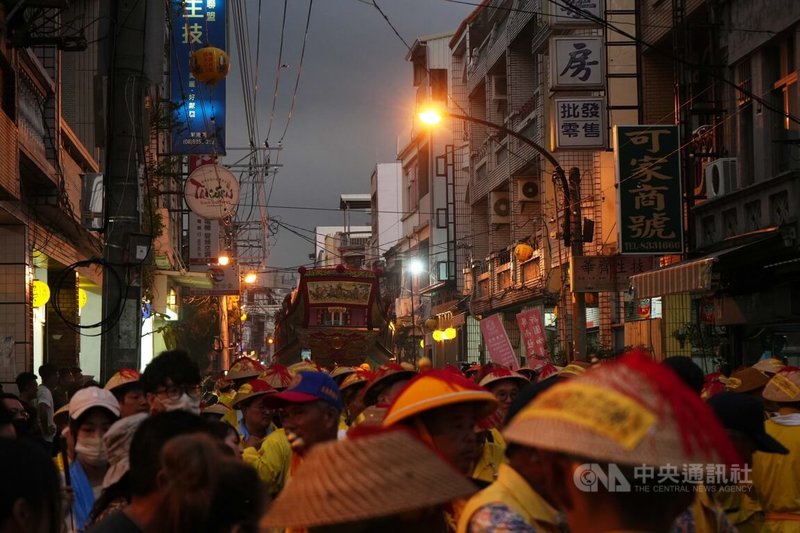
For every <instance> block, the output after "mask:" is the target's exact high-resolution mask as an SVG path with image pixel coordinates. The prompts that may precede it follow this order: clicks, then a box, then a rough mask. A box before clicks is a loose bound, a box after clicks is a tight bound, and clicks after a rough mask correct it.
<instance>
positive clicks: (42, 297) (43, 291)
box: [32, 279, 50, 307]
mask: <svg viewBox="0 0 800 533" xmlns="http://www.w3.org/2000/svg"><path fill="white" fill-rule="evenodd" d="M32 293H33V294H32V300H33V306H34V307H42V306H43V305H44V304H46V303H47V302H49V301H50V287H48V286H47V283H45V282H44V281H41V280H38V279H35V280H33V290H32Z"/></svg>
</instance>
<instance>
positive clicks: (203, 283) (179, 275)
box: [156, 270, 214, 289]
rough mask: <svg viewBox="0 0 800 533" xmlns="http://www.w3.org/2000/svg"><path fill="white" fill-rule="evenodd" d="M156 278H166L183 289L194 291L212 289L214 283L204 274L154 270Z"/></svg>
mask: <svg viewBox="0 0 800 533" xmlns="http://www.w3.org/2000/svg"><path fill="white" fill-rule="evenodd" d="M156 275H157V276H167V277H170V278H172V281H174V282H175V283H177V284H178V285H182V286H184V287H191V288H194V289H212V288H214V283H213V282H212V281H211V279H210V278H209V277H208V274H206V273H205V272H189V271H183V272H179V271H177V270H156Z"/></svg>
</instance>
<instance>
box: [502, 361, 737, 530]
mask: <svg viewBox="0 0 800 533" xmlns="http://www.w3.org/2000/svg"><path fill="white" fill-rule="evenodd" d="M503 436H504V437H505V439H506V442H508V443H509V445H511V444H518V445H521V446H526V447H529V448H535V449H536V450H537V453H538V457H539V459H540V464H541V474H542V475H541V479H542V485H543V489H542V490H541V494H545V495H547V497H548V499H550V500H552V502H553V503H554V504H555V506H554V507H556V508H558V509H560V510H561V511H562V512H563V513H564V516H565V518H566V522H567V524H568V525H569V528H570V530H571V531H575V532H584V531H591V532H592V533H609V532H612V531H670V529H671V527H672V524H673V521H674V520H675V518H676V517H677V516H678V515H679V514H680V513H681V511H682V510H683V509H686V508H687V507H688V506H689V504H690V503H691V502H692V499H693V491H692V486H693V485H692V484H691V480H689V479H687V478H686V476H685V475H684V476H682V474H681V468H680V467H677V466H676V465H692V464H702V465H706V464H725V465H727V464H735V463H737V462H738V461H739V458H738V454H737V453H736V450H735V449H734V447H733V444H732V443H731V442H730V439H729V438H728V436H727V434H726V432H725V430H724V429H723V427H722V426H721V424H720V423H719V422H718V421H717V420H716V418H715V416H714V414H713V413H712V412H711V410H710V409H709V407H708V406H707V405H704V404H703V402H702V401H701V400H700V398H698V397H697V394H696V393H694V392H693V391H692V390H690V389H689V388H688V387H686V386H685V385H684V384H683V383H681V382H680V380H679V379H678V377H677V376H676V375H675V374H674V373H673V372H672V371H670V370H668V369H667V368H666V367H665V366H663V365H660V364H659V363H657V362H655V361H654V360H653V358H652V356H651V354H650V353H648V352H647V351H645V350H643V349H635V350H631V351H629V352H627V353H626V354H625V355H623V356H622V357H620V358H619V359H616V360H614V361H611V362H607V363H604V364H602V365H597V366H595V367H592V368H591V369H588V370H586V372H585V373H583V374H582V375H580V376H576V377H574V378H570V379H568V380H565V381H564V382H562V383H558V384H556V385H554V386H553V387H551V388H550V389H548V390H546V391H545V392H543V393H542V394H540V395H539V396H537V397H536V398H535V399H534V400H533V402H531V403H530V404H528V405H527V406H526V407H524V408H523V409H522V410H521V411H520V412H519V413H518V414H517V415H516V416H515V417H514V418H513V419H512V420H511V422H510V423H509V424H508V425H507V426H506V428H505V429H504V431H503ZM601 474H602V475H601Z"/></svg>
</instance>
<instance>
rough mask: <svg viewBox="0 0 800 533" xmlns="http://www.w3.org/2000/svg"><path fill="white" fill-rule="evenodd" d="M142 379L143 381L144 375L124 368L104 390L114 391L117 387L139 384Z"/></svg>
mask: <svg viewBox="0 0 800 533" xmlns="http://www.w3.org/2000/svg"><path fill="white" fill-rule="evenodd" d="M140 379H142V375H141V374H140V373H139V372H138V371H136V370H134V369H132V368H123V369H121V370H120V371H118V372H116V373H115V374H114V375H113V376H111V377H110V378H109V380H108V381H107V382H106V386H105V387H104V388H105V389H106V390H110V391H113V390H114V389H116V388H117V387H122V386H124V385H130V384H132V383H139V380H140Z"/></svg>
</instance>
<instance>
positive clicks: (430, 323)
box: [425, 318, 439, 331]
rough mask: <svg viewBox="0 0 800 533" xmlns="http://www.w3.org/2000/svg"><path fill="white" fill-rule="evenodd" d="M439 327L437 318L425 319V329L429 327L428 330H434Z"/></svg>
mask: <svg viewBox="0 0 800 533" xmlns="http://www.w3.org/2000/svg"><path fill="white" fill-rule="evenodd" d="M437 327H439V321H438V320H436V319H435V318H429V319H428V320H426V321H425V329H427V330H428V331H433V330H435V329H436V328H437Z"/></svg>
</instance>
